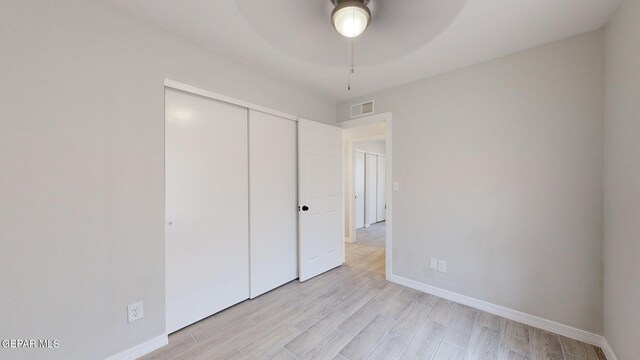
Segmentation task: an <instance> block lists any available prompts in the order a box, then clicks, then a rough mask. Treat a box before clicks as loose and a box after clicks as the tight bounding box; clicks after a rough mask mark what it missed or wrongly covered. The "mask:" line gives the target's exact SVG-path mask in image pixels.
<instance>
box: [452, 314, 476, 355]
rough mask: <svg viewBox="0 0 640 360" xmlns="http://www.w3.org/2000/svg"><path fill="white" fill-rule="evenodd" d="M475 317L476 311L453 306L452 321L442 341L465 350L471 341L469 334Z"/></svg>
mask: <svg viewBox="0 0 640 360" xmlns="http://www.w3.org/2000/svg"><path fill="white" fill-rule="evenodd" d="M477 316H478V311H477V310H475V309H472V308H470V307H468V306H464V305H459V304H455V306H454V314H453V319H452V320H451V322H450V324H449V328H448V329H447V332H446V334H445V336H444V340H445V341H447V342H449V343H451V344H453V345H455V346H457V347H459V348H462V349H465V350H466V349H467V347H468V346H469V341H470V340H471V333H472V331H473V327H474V325H475V323H476V317H477Z"/></svg>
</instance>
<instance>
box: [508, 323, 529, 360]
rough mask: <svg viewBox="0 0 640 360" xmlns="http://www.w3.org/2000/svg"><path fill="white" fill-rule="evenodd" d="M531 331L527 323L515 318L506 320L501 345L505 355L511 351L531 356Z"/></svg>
mask: <svg viewBox="0 0 640 360" xmlns="http://www.w3.org/2000/svg"><path fill="white" fill-rule="evenodd" d="M530 338H531V337H530V331H529V327H528V326H527V325H524V324H521V323H518V322H515V321H513V320H506V321H505V330H504V335H503V338H502V343H501V345H500V347H501V352H503V353H504V356H503V357H507V356H508V355H509V353H510V352H511V351H513V352H515V353H518V354H522V355H525V356H527V357H530V348H531V346H530Z"/></svg>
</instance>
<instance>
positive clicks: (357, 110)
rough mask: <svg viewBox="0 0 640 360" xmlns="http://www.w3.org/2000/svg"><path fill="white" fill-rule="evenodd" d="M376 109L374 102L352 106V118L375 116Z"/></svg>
mask: <svg viewBox="0 0 640 360" xmlns="http://www.w3.org/2000/svg"><path fill="white" fill-rule="evenodd" d="M374 111H375V107H374V104H373V100H369V101H365V102H363V103H359V104H354V105H351V118H352V119H353V118H357V117H361V116H365V115H369V114H373V112H374Z"/></svg>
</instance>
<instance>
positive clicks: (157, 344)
mask: <svg viewBox="0 0 640 360" xmlns="http://www.w3.org/2000/svg"><path fill="white" fill-rule="evenodd" d="M167 344H169V337H168V336H167V334H163V335H160V336H158V337H154V338H153V339H151V340H147V341H145V342H143V343H142V344H138V345H136V346H134V347H132V348H130V349H127V350H125V351H123V352H121V353H118V354H115V355H113V356H110V357H108V358H107V359H106V360H135V359H138V358H140V357H142V356H144V355H147V354H149V353H151V352H153V351H155V350H157V349H160V348H161V347H163V346H165V345H167Z"/></svg>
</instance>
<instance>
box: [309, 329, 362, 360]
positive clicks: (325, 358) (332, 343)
mask: <svg viewBox="0 0 640 360" xmlns="http://www.w3.org/2000/svg"><path fill="white" fill-rule="evenodd" d="M351 339H352V336H351V335H349V334H347V333H345V332H344V331H342V330H339V329H334V330H333V331H331V332H330V333H329V335H327V336H326V337H325V338H324V339H323V340H322V341H321V342H320V343H318V344H317V345H315V346H314V347H312V348H311V349H309V351H307V352H306V353H304V354H302V355H301V356H299V357H298V359H300V360H331V359H333V358H334V357H335V356H336V355H337V354H338V353H339V352H340V350H342V349H343V348H344V347H345V346H346V345H347V344H348V343H349V342H350V341H351Z"/></svg>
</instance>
